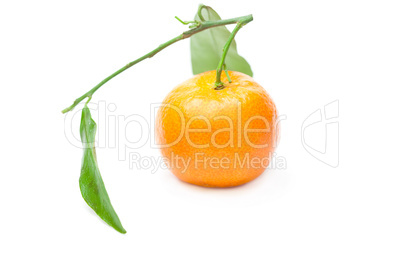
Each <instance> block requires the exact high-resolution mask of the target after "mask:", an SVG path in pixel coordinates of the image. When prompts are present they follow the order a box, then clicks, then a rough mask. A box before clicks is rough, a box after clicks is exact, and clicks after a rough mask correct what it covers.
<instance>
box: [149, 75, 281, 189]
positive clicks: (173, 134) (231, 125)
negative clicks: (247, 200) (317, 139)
mask: <svg viewBox="0 0 402 268" xmlns="http://www.w3.org/2000/svg"><path fill="white" fill-rule="evenodd" d="M229 76H230V78H231V80H232V82H231V83H229V82H228V79H227V77H226V75H225V74H224V73H223V74H222V82H223V83H224V85H225V86H224V88H223V89H220V90H217V89H215V88H214V87H215V78H216V71H208V72H205V73H201V74H198V75H195V76H194V77H192V78H190V79H189V80H187V81H185V82H183V83H182V84H180V85H178V86H177V87H175V88H174V89H173V90H172V91H171V92H170V93H169V94H168V95H167V97H166V98H165V99H164V101H163V104H162V106H161V107H160V108H159V111H158V114H157V118H156V128H155V129H156V138H157V143H158V144H159V146H160V148H161V152H162V155H163V157H164V160H165V163H166V165H167V166H168V167H169V169H170V170H171V171H172V172H173V174H174V175H176V177H178V178H179V179H180V180H182V181H185V182H188V183H192V184H196V185H200V186H205V187H231V186H237V185H241V184H244V183H247V182H249V181H251V180H253V179H255V178H257V177H258V176H259V175H260V174H261V173H263V172H264V170H265V169H266V168H267V167H268V165H269V162H270V160H271V158H272V154H273V152H274V149H275V146H276V143H277V138H278V136H279V135H278V134H279V133H278V131H279V129H278V126H277V117H278V114H277V110H276V107H275V104H274V102H273V101H272V99H271V97H270V96H269V95H268V93H267V92H266V91H265V90H264V89H263V88H262V87H261V86H260V85H259V84H257V83H256V82H255V81H254V80H253V78H251V77H250V76H248V75H246V74H243V73H240V72H234V71H229Z"/></svg>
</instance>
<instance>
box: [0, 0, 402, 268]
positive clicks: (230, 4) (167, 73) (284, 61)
mask: <svg viewBox="0 0 402 268" xmlns="http://www.w3.org/2000/svg"><path fill="white" fill-rule="evenodd" d="M198 4H199V2H198V1H160V2H156V1H107V2H106V1H63V2H62V1H41V0H39V1H1V5H0V25H1V26H0V27H1V28H0V38H1V41H0V48H1V49H0V74H1V76H0V77H1V78H0V88H1V104H0V116H1V117H0V118H1V131H0V137H1V139H0V142H1V147H0V152H1V157H2V161H1V169H0V204H1V214H0V247H1V249H0V266H1V267H401V265H402V257H401V251H402V242H401V241H402V231H401V226H402V215H401V205H402V194H401V193H402V182H401V179H402V172H401V169H400V167H401V160H402V157H401V150H402V143H401V140H402V130H401V115H402V109H401V98H402V94H401V91H402V79H401V74H402V36H401V30H402V29H401V28H402V27H401V26H402V16H401V13H402V7H401V4H400V2H399V1H356V0H355V1H349V0H348V1H251V0H248V1H233V0H232V1H214V2H212V1H205V2H204V4H208V5H211V6H212V7H214V9H215V10H216V11H217V12H218V13H219V14H220V15H221V17H223V18H230V17H237V16H242V15H247V14H250V13H252V14H253V15H254V21H253V22H251V23H250V24H248V25H247V26H246V27H244V28H243V29H242V30H241V31H240V32H239V34H238V36H237V37H236V40H237V44H238V50H239V53H240V54H241V55H242V56H244V57H245V58H246V59H247V60H248V61H249V63H250V64H251V66H252V68H253V71H254V78H255V79H256V81H257V82H258V83H260V84H261V85H262V86H263V87H264V88H265V89H267V91H268V92H269V93H270V94H271V96H272V97H273V98H274V100H275V102H276V104H277V106H278V109H279V111H280V114H281V115H286V116H287V119H286V120H285V121H283V122H282V139H281V143H280V146H279V148H278V149H277V153H278V156H282V157H284V158H286V162H287V168H286V169H281V170H279V169H275V170H269V171H268V172H266V173H264V174H263V175H262V176H261V177H260V178H258V179H256V180H255V181H253V182H251V183H249V184H247V185H244V186H241V187H237V188H233V189H207V188H201V187H196V186H193V185H189V184H185V183H182V182H180V181H179V180H178V179H176V178H175V177H174V176H173V175H172V174H171V173H170V172H169V171H168V170H158V171H157V172H156V173H154V174H152V172H151V170H138V169H130V168H129V162H128V161H119V159H118V149H117V148H110V147H107V146H106V147H105V148H99V149H98V151H97V152H98V160H99V165H100V169H101V172H102V176H103V179H104V181H105V184H106V187H107V190H108V192H109V195H110V198H111V200H112V203H113V206H114V208H115V209H116V211H117V213H118V215H119V217H120V219H121V221H122V223H123V225H124V227H125V228H126V229H127V234H126V235H122V234H120V233H118V232H116V231H115V230H113V229H112V228H110V227H109V226H108V225H107V224H104V223H103V222H102V221H101V220H100V219H99V217H98V216H97V215H96V214H95V213H93V212H92V211H91V209H90V208H89V207H88V206H87V205H86V203H85V202H84V200H83V199H82V197H81V194H80V191H79V186H78V178H79V174H80V163H81V156H82V151H81V149H79V148H76V147H75V146H74V145H72V144H71V143H70V142H69V140H68V139H67V138H66V136H65V131H67V132H68V131H70V132H71V131H72V133H73V134H74V135H78V133H79V132H78V129H79V124H78V121H73V123H72V126H71V128H70V129H65V116H64V115H62V114H61V112H60V111H61V110H62V109H63V108H65V107H67V106H69V105H70V104H71V103H72V102H73V100H74V99H75V98H76V97H78V96H80V95H81V94H83V93H84V92H86V91H87V90H89V89H90V88H91V87H92V86H94V85H95V84H96V83H98V82H99V81H100V80H101V79H103V78H104V77H106V76H107V75H109V74H110V73H112V72H114V71H115V70H117V69H118V68H120V67H121V66H123V65H124V64H126V63H127V62H129V61H131V60H134V59H136V58H138V57H140V56H142V55H143V54H145V53H146V52H148V51H150V50H151V49H153V48H155V47H156V46H157V45H159V44H160V43H163V42H165V41H167V40H168V39H170V38H172V37H174V36H176V35H178V34H179V33H180V32H182V31H184V30H186V26H183V25H181V24H180V23H178V22H177V21H176V20H175V19H174V16H175V15H177V16H179V17H180V18H182V19H183V20H189V19H192V18H193V16H194V14H195V11H196V9H197V6H198ZM191 76H192V72H191V65H190V51H189V40H185V41H181V42H179V43H177V44H175V45H173V46H172V47H169V48H167V49H166V50H164V51H162V52H161V53H160V54H158V55H156V56H155V57H154V58H152V59H149V60H146V61H144V62H142V63H140V64H139V65H137V66H135V67H133V68H131V69H130V70H128V71H127V72H125V73H123V74H121V75H119V76H118V77H116V78H115V79H113V80H112V81H111V82H110V83H108V84H106V85H105V86H104V87H102V88H101V89H100V90H99V91H98V92H97V93H96V94H95V95H94V98H93V101H94V102H99V101H105V102H106V103H107V104H110V103H113V104H115V105H116V107H117V110H116V111H115V112H114V113H111V114H112V115H115V116H118V115H121V116H129V115H132V114H139V115H142V116H144V117H148V116H149V111H150V104H151V103H158V102H160V101H161V100H162V99H163V98H164V96H165V95H166V94H167V93H168V92H169V91H170V90H171V89H172V88H173V87H174V86H175V85H177V84H179V83H180V82H182V81H184V80H186V79H188V78H190V77H191ZM336 100H339V118H337V119H336V121H338V122H339V144H340V147H339V166H338V167H337V168H333V167H330V166H328V165H326V164H324V163H322V162H321V161H319V160H317V159H316V158H314V157H312V156H311V155H310V154H309V153H308V152H307V151H306V150H305V149H304V147H303V145H302V142H301V126H302V123H303V121H304V120H305V119H306V118H307V117H308V116H309V115H310V114H311V113H313V112H314V111H316V110H317V109H320V108H322V107H323V106H325V105H326V104H328V103H330V102H332V101H336ZM75 111H79V109H77V110H75ZM94 117H95V115H94ZM95 118H96V117H95ZM98 123H99V122H98ZM319 126H320V125H319ZM322 126H323V125H321V127H318V128H317V130H316V131H318V132H314V131H313V130H312V131H310V133H313V134H309V135H313V138H312V139H311V136H310V143H311V146H313V147H314V146H315V147H319V146H322V144H323V142H324V141H325V131H322ZM99 127H100V128H102V127H103V128H105V125H102V124H100V123H99ZM324 130H325V129H324ZM320 131H321V132H320ZM127 133H128V135H129V136H130V135H132V136H131V137H130V139H132V140H135V139H137V138H138V137H139V134H138V126H137V127H136V125H135V124H132V125H131V126H130V127H128V128H127ZM314 133H315V134H314ZM317 133H321V134H317ZM306 135H307V132H306ZM133 151H135V152H138V153H140V154H141V155H142V156H148V157H149V156H155V157H157V156H159V152H158V150H156V149H151V148H150V146H149V144H147V145H146V146H144V147H142V148H140V149H138V150H133Z"/></svg>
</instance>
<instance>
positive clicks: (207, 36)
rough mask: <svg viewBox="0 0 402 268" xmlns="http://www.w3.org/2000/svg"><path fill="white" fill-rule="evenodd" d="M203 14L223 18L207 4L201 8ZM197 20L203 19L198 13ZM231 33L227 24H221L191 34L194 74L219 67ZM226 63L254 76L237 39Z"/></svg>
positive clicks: (213, 18) (229, 67) (209, 18)
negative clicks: (240, 53) (240, 51)
mask: <svg viewBox="0 0 402 268" xmlns="http://www.w3.org/2000/svg"><path fill="white" fill-rule="evenodd" d="M201 14H202V16H203V17H204V19H205V20H210V21H216V20H221V18H220V17H219V15H218V13H216V12H215V10H213V9H212V8H211V7H208V6H205V7H204V8H203V9H202V10H201ZM195 20H198V21H200V20H201V19H200V17H199V16H198V14H197V15H196V16H195ZM229 35H230V32H229V30H228V29H227V28H226V27H225V26H220V27H215V28H212V29H208V30H205V31H203V32H200V33H197V34H195V35H193V36H191V38H190V44H191V63H192V67H193V74H199V73H202V72H206V71H210V70H215V69H216V68H217V66H218V63H219V60H220V58H221V56H222V50H223V47H224V45H225V44H226V41H227V40H228V38H229ZM225 63H226V66H227V69H228V70H232V71H238V72H242V73H245V74H248V75H249V76H253V72H252V71H251V67H250V65H249V64H248V62H247V61H246V60H245V59H244V58H243V57H242V56H240V55H239V54H238V53H237V47H236V42H235V40H233V41H232V43H231V44H230V47H229V51H228V54H227V56H226V60H225Z"/></svg>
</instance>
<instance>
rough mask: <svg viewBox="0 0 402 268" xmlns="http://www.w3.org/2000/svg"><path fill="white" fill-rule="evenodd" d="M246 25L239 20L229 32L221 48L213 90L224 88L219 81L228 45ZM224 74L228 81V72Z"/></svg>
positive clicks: (245, 22)
mask: <svg viewBox="0 0 402 268" xmlns="http://www.w3.org/2000/svg"><path fill="white" fill-rule="evenodd" d="M247 23H248V21H244V20H240V21H239V22H237V25H236V27H235V28H234V29H233V31H232V32H231V34H230V36H229V39H228V41H227V42H226V44H225V46H224V47H223V53H222V57H221V59H220V61H219V64H218V68H217V69H216V81H215V89H217V90H219V89H223V88H224V84H223V82H222V80H221V75H222V71H223V66H224V65H225V59H226V55H227V54H228V51H229V48H230V44H231V43H232V41H233V39H234V37H235V35H236V34H237V32H238V31H239V30H240V29H241V27H243V26H244V25H246V24H247ZM225 72H226V75H227V76H228V79H229V81H230V78H229V74H228V72H227V71H226V70H225Z"/></svg>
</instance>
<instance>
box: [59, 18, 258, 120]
mask: <svg viewBox="0 0 402 268" xmlns="http://www.w3.org/2000/svg"><path fill="white" fill-rule="evenodd" d="M252 20H253V16H252V15H247V16H243V17H237V18H232V19H227V20H218V21H201V22H197V27H195V28H192V29H190V30H188V31H186V32H183V33H182V34H181V35H179V36H176V37H175V38H173V39H171V40H169V41H167V42H166V43H163V44H161V45H160V46H158V47H157V48H155V49H154V50H152V51H151V52H149V53H147V54H145V55H144V56H142V57H141V58H138V59H136V60H135V61H132V62H130V63H128V64H126V65H125V66H124V67H122V68H120V69H119V70H117V71H116V72H114V73H113V74H111V75H109V76H108V77H106V78H105V79H103V80H102V81H101V82H100V83H99V84H97V85H96V86H95V87H93V88H92V89H91V90H90V91H88V92H87V93H85V94H84V95H82V96H81V97H79V98H77V99H76V100H75V101H74V103H73V104H72V105H71V106H69V107H67V108H65V109H64V110H63V111H62V113H63V114H64V113H67V112H69V111H71V110H72V109H74V107H75V106H77V105H78V104H79V103H80V102H81V101H82V100H83V99H85V98H91V97H92V95H93V94H94V93H95V92H96V91H97V90H98V89H99V88H100V87H101V86H103V85H104V84H106V83H107V82H108V81H109V80H111V79H112V78H113V77H115V76H117V75H118V74H120V73H122V72H124V71H125V70H127V69H129V68H130V67H132V66H133V65H135V64H137V63H139V62H141V61H143V60H145V59H147V58H151V57H153V56H154V55H155V54H157V53H158V52H160V51H161V50H163V49H165V48H166V47H168V46H170V45H172V44H174V43H176V42H178V41H180V40H183V39H186V38H189V37H190V36H192V35H194V34H196V33H199V32H202V31H205V30H207V29H210V28H214V27H218V26H223V25H228V24H235V23H237V24H238V25H237V26H236V28H237V27H238V26H239V23H240V24H241V25H244V24H246V23H248V22H250V21H252ZM240 27H241V26H240ZM239 29H240V28H239ZM235 30H236V29H235ZM237 31H238V30H237ZM232 34H233V32H232ZM233 37H234V36H233ZM229 39H230V38H229ZM232 39H233V38H232ZM229 45H230V43H229ZM225 47H226V46H225ZM226 53H227V51H226ZM225 56H226V55H225ZM223 60H224V59H223Z"/></svg>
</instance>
